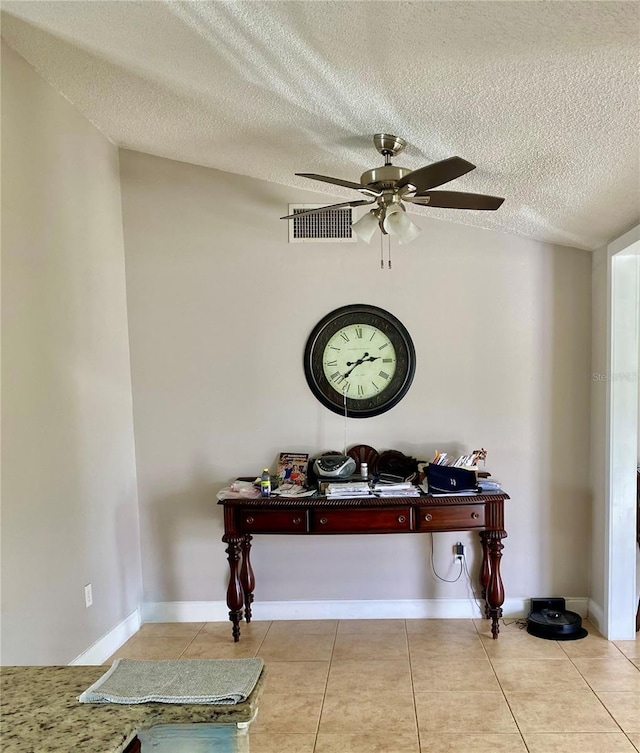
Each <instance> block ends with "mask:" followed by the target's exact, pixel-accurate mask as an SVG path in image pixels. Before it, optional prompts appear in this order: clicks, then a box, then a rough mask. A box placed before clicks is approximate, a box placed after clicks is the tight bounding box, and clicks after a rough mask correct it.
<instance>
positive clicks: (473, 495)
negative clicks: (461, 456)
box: [218, 492, 509, 508]
mask: <svg viewBox="0 0 640 753" xmlns="http://www.w3.org/2000/svg"><path fill="white" fill-rule="evenodd" d="M505 499H509V495H508V494H505V493H504V492H487V493H484V494H480V493H477V492H469V493H468V494H447V495H444V496H442V495H433V494H424V493H421V494H420V495H419V496H417V497H415V496H412V497H410V496H399V497H339V498H332V499H330V498H328V497H326V496H323V495H320V494H316V495H314V496H313V497H279V496H277V495H275V494H272V495H271V496H270V497H258V496H256V497H239V496H230V497H226V498H224V499H220V500H219V501H218V504H219V505H230V506H233V507H269V508H276V507H399V506H403V507H411V506H412V505H413V506H420V507H424V506H425V505H434V506H435V505H473V504H478V503H484V502H503V501H504V500H505Z"/></svg>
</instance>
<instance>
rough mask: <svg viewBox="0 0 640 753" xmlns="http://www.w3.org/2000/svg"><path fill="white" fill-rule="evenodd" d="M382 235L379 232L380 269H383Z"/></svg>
mask: <svg viewBox="0 0 640 753" xmlns="http://www.w3.org/2000/svg"><path fill="white" fill-rule="evenodd" d="M383 243H384V235H382V233H380V269H384V246H383V245H382V244H383Z"/></svg>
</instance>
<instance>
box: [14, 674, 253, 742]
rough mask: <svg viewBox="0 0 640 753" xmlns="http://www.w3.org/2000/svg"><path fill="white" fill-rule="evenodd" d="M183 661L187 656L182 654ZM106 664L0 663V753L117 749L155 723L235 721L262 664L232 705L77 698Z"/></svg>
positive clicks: (246, 711) (243, 716)
mask: <svg viewBox="0 0 640 753" xmlns="http://www.w3.org/2000/svg"><path fill="white" fill-rule="evenodd" d="M185 661H188V660H185ZM107 669H108V667H107V666H71V667H2V668H0V681H1V682H0V688H1V696H0V699H1V705H0V725H1V726H0V740H1V741H2V753H62V752H64V753H67V752H68V751H72V750H74V751H75V750H81V751H83V753H121V751H124V750H125V748H126V747H127V745H128V744H129V743H130V742H131V740H133V738H134V737H135V736H136V734H137V733H138V732H139V731H140V730H143V729H149V728H150V727H154V726H155V725H157V724H195V723H204V722H206V723H212V722H216V723H219V724H235V723H237V722H247V721H250V720H251V719H253V717H254V716H255V713H256V710H257V708H258V707H257V699H258V697H259V695H260V693H261V692H262V687H263V684H264V670H263V673H262V674H261V675H260V678H259V680H258V683H257V684H256V687H255V688H254V690H253V692H252V693H251V695H250V696H249V698H248V699H247V700H246V701H245V702H243V703H238V704H235V705H233V706H213V705H195V704H185V705H181V704H171V703H144V704H136V705H132V706H125V705H120V704H115V703H80V702H79V701H78V700H77V697H78V696H79V695H80V693H82V692H83V691H84V690H86V689H87V688H88V687H89V686H90V685H92V684H93V683H94V682H95V681H96V680H98V679H99V678H100V677H102V675H103V674H104V673H105V672H106V671H107Z"/></svg>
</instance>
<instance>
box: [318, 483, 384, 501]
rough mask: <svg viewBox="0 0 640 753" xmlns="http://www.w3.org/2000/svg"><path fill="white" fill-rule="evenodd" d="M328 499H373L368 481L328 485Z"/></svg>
mask: <svg viewBox="0 0 640 753" xmlns="http://www.w3.org/2000/svg"><path fill="white" fill-rule="evenodd" d="M326 496H327V499H345V498H346V499H348V498H350V497H372V496H373V494H371V489H370V488H369V482H368V481H352V482H350V483H342V484H328V485H327V489H326Z"/></svg>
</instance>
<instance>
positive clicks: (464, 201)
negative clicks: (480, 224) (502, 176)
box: [403, 191, 504, 210]
mask: <svg viewBox="0 0 640 753" xmlns="http://www.w3.org/2000/svg"><path fill="white" fill-rule="evenodd" d="M403 201H408V202H411V203H412V204H424V205H425V206H428V207H437V208H438V209H488V210H493V209H498V208H499V207H500V206H501V205H502V202H503V201H504V199H501V198H500V197H499V196H487V195H486V194H482V193H461V192H460V191H428V192H425V193H421V194H416V195H415V196H405V198H404V199H403Z"/></svg>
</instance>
